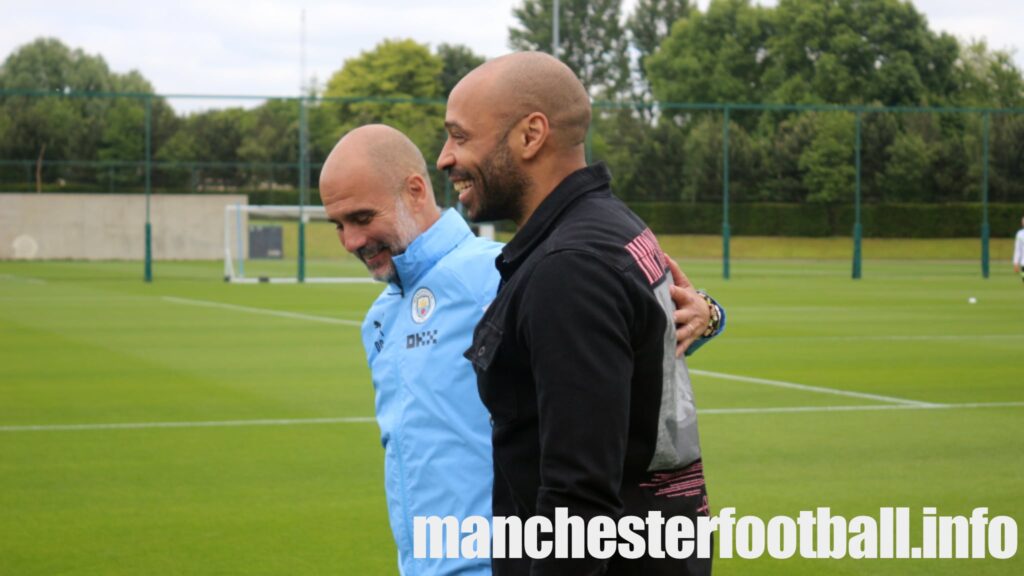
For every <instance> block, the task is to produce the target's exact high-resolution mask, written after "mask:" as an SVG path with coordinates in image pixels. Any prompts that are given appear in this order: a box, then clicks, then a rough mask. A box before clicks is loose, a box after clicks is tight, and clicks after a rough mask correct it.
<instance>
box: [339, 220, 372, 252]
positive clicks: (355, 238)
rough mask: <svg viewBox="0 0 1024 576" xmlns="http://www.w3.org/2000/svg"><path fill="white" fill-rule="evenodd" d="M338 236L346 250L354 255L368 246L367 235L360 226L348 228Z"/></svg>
mask: <svg viewBox="0 0 1024 576" xmlns="http://www.w3.org/2000/svg"><path fill="white" fill-rule="evenodd" d="M338 236H340V237H341V244H342V245H343V246H345V250H348V251H349V253H352V254H355V252H356V250H359V249H360V248H362V247H363V246H365V245H366V234H364V233H363V232H362V230H360V229H359V227H358V226H346V227H345V228H344V229H342V230H338Z"/></svg>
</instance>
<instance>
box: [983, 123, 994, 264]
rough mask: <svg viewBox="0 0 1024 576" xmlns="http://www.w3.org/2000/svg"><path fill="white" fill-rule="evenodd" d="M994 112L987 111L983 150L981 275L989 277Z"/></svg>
mask: <svg viewBox="0 0 1024 576" xmlns="http://www.w3.org/2000/svg"><path fill="white" fill-rule="evenodd" d="M991 117H992V114H991V113H989V112H985V122H984V130H983V132H984V133H983V135H982V140H981V141H982V152H981V166H982V168H981V276H982V278H988V238H989V226H988V138H989V122H990V119H991Z"/></svg>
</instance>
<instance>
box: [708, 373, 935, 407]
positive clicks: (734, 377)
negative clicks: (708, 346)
mask: <svg viewBox="0 0 1024 576" xmlns="http://www.w3.org/2000/svg"><path fill="white" fill-rule="evenodd" d="M690 373H691V374H697V375H700V376H709V377H711V378H720V379H722V380H735V381H737V382H747V383H750V384H762V385H765V386H775V387H778V388H790V389H793V390H802V391H804V392H817V393H819V394H834V395H836V396H849V397H851V398H865V399H868V400H877V401H879V402H888V403H890V404H902V405H906V406H936V404H935V403H932V402H920V401H918V400H908V399H906V398H897V397H895V396H882V395H880V394H868V393H866V392H852V391H850V390H839V389H836V388H824V387H821V386H808V385H807V384H797V383H795V382H785V381H782V380H766V379H764V378H751V377H749V376H737V375H735V374H723V373H721V372H709V371H707V370H690Z"/></svg>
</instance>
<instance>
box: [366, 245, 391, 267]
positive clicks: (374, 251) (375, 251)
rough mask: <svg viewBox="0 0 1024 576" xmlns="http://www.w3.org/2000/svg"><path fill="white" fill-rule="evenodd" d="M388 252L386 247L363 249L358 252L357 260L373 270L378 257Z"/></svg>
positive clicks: (377, 263)
mask: <svg viewBox="0 0 1024 576" xmlns="http://www.w3.org/2000/svg"><path fill="white" fill-rule="evenodd" d="M387 250H388V247H387V246H376V247H374V248H363V249H361V250H359V259H360V260H362V261H363V264H366V266H367V267H369V268H375V267H376V266H377V265H379V264H380V262H375V260H378V259H379V256H380V255H381V254H383V253H384V252H385V251H387Z"/></svg>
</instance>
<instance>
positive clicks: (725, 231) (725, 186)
mask: <svg viewBox="0 0 1024 576" xmlns="http://www.w3.org/2000/svg"><path fill="white" fill-rule="evenodd" d="M723 116H724V121H723V122H722V278H725V279H726V280H728V279H729V241H730V236H731V234H730V231H729V106H726V107H725V109H724V114H723Z"/></svg>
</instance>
